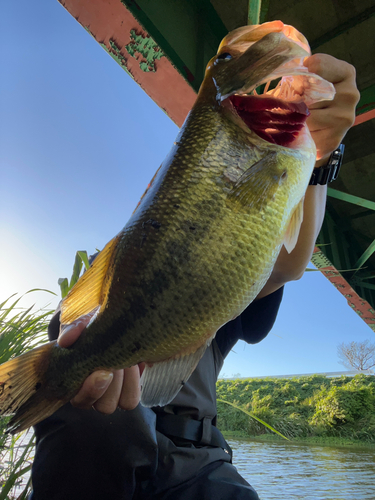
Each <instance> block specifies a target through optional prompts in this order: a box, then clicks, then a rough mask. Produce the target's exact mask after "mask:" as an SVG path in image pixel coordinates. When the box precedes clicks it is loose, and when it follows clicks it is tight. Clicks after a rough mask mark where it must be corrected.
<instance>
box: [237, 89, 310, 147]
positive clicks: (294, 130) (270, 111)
mask: <svg viewBox="0 0 375 500" xmlns="http://www.w3.org/2000/svg"><path fill="white" fill-rule="evenodd" d="M263 95H264V97H263V96H258V95H238V94H234V95H232V96H230V97H229V100H230V102H231V103H232V105H233V107H234V109H235V111H236V113H237V115H238V116H239V117H240V118H241V120H242V121H243V122H244V123H245V125H246V126H247V127H248V128H249V129H250V130H252V131H254V132H255V133H256V134H257V135H258V136H259V137H261V138H262V139H264V140H265V141H267V142H270V143H272V144H278V145H279V146H285V147H290V146H291V145H292V144H293V142H294V141H295V139H296V138H297V136H298V134H299V132H300V131H301V130H302V128H303V126H304V124H305V122H306V119H307V117H308V116H309V114H310V113H309V110H308V108H307V106H306V104H305V103H304V102H303V101H299V102H297V101H291V102H288V101H285V100H283V99H279V98H277V97H271V96H268V95H265V94H263Z"/></svg>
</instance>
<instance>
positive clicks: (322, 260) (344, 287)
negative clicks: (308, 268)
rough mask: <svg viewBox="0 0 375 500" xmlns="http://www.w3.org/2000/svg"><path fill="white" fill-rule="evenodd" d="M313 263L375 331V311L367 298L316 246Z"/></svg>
mask: <svg viewBox="0 0 375 500" xmlns="http://www.w3.org/2000/svg"><path fill="white" fill-rule="evenodd" d="M311 261H312V263H313V264H314V265H315V266H316V267H317V268H318V269H319V271H321V273H322V274H323V275H324V276H325V277H326V278H327V279H328V280H329V281H330V282H331V283H332V284H333V285H334V286H335V287H336V289H337V290H338V291H339V292H340V293H341V294H342V295H343V296H344V297H345V298H346V300H347V301H348V304H349V306H350V307H351V308H352V309H353V310H354V311H355V312H356V313H357V314H358V316H359V317H360V318H361V319H362V320H363V321H364V322H365V323H366V324H367V325H368V326H369V327H370V328H371V329H372V330H374V331H375V311H374V309H373V308H372V307H371V305H370V304H369V303H368V302H367V300H364V299H362V298H361V297H360V296H359V295H358V294H357V292H356V291H355V290H354V289H353V288H352V287H351V286H350V285H349V283H348V282H347V281H346V280H345V278H344V277H343V276H342V275H341V274H340V272H339V271H338V270H337V269H336V268H335V267H334V266H333V265H332V263H331V261H330V260H329V259H327V257H326V256H325V255H324V253H323V252H322V251H321V250H320V249H319V248H318V247H315V249H314V253H313V256H312V259H311Z"/></svg>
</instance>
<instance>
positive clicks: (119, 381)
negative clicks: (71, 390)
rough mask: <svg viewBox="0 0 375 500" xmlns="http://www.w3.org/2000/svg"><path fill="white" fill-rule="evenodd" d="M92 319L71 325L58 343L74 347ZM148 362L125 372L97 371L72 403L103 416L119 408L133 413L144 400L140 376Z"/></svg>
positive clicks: (126, 369) (85, 319)
mask: <svg viewBox="0 0 375 500" xmlns="http://www.w3.org/2000/svg"><path fill="white" fill-rule="evenodd" d="M90 319H91V315H87V316H84V317H82V318H80V319H79V320H77V321H75V322H74V323H73V324H72V325H69V327H67V328H66V329H65V330H64V331H63V332H62V333H60V336H59V338H58V340H57V343H58V344H59V345H60V346H61V347H69V346H70V345H72V344H73V343H74V342H75V341H76V340H77V339H78V337H79V336H80V335H81V333H82V332H83V330H84V329H85V328H86V326H87V324H88V323H89V321H90ZM143 369H144V363H141V364H140V365H136V366H132V367H130V368H125V369H123V370H114V371H113V372H112V371H109V370H97V371H95V372H94V373H92V374H91V375H90V376H89V377H87V379H86V380H85V381H84V383H83V385H82V387H81V389H80V390H79V392H78V394H76V396H74V398H73V399H72V400H71V404H72V405H73V406H75V407H77V408H80V409H91V408H95V410H97V411H99V412H100V413H105V414H111V413H113V412H114V411H115V410H116V408H117V407H120V408H122V409H123V410H133V409H134V408H135V407H136V406H137V405H138V403H139V400H140V397H141V385H140V377H141V375H142V372H143Z"/></svg>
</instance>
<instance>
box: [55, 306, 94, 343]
mask: <svg viewBox="0 0 375 500" xmlns="http://www.w3.org/2000/svg"><path fill="white" fill-rule="evenodd" d="M96 312H97V311H96V310H95V309H94V310H93V311H91V312H90V313H89V314H86V315H84V316H80V317H79V318H78V319H76V320H75V321H73V322H72V323H70V324H69V325H61V327H60V334H59V338H58V339H57V343H58V344H59V346H60V347H65V348H66V347H70V346H71V345H72V344H74V342H76V341H77V340H78V338H79V336H80V335H81V333H82V332H83V330H84V329H85V328H86V326H87V325H88V324H89V323H90V321H91V320H92V319H93V317H94V316H95V313H96Z"/></svg>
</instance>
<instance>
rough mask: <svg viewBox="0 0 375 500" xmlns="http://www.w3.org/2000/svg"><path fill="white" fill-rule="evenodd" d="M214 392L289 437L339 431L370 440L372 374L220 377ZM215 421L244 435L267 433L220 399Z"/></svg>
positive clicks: (373, 431)
mask: <svg viewBox="0 0 375 500" xmlns="http://www.w3.org/2000/svg"><path fill="white" fill-rule="evenodd" d="M217 392H218V397H219V398H221V399H223V400H226V401H228V402H232V403H234V402H236V404H237V405H239V406H241V407H242V408H246V409H247V410H248V411H250V412H251V413H252V414H253V415H254V416H256V417H258V418H260V419H262V420H264V421H265V422H267V423H268V424H269V425H271V426H272V427H274V428H275V429H276V430H278V431H279V432H281V433H282V434H284V435H285V436H287V437H289V438H293V437H299V438H302V437H310V436H344V437H349V438H352V439H360V440H363V441H370V442H371V441H375V377H374V376H365V375H356V376H355V377H354V378H352V377H345V376H343V377H339V378H327V377H323V376H321V375H314V376H310V377H301V378H298V379H297V378H296V379H248V380H241V381H239V380H237V381H231V380H228V381H225V380H220V381H218V383H217ZM236 414H237V415H236ZM218 426H219V428H220V429H222V430H224V431H227V432H236V433H241V434H242V435H244V436H249V437H251V436H257V435H260V434H264V433H265V432H269V431H268V430H267V429H266V428H265V427H264V426H262V425H261V424H259V423H257V422H255V421H252V419H251V418H249V417H247V416H246V415H244V414H243V413H242V412H240V411H238V410H236V409H235V408H233V407H230V406H228V405H226V404H223V403H220V404H218Z"/></svg>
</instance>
